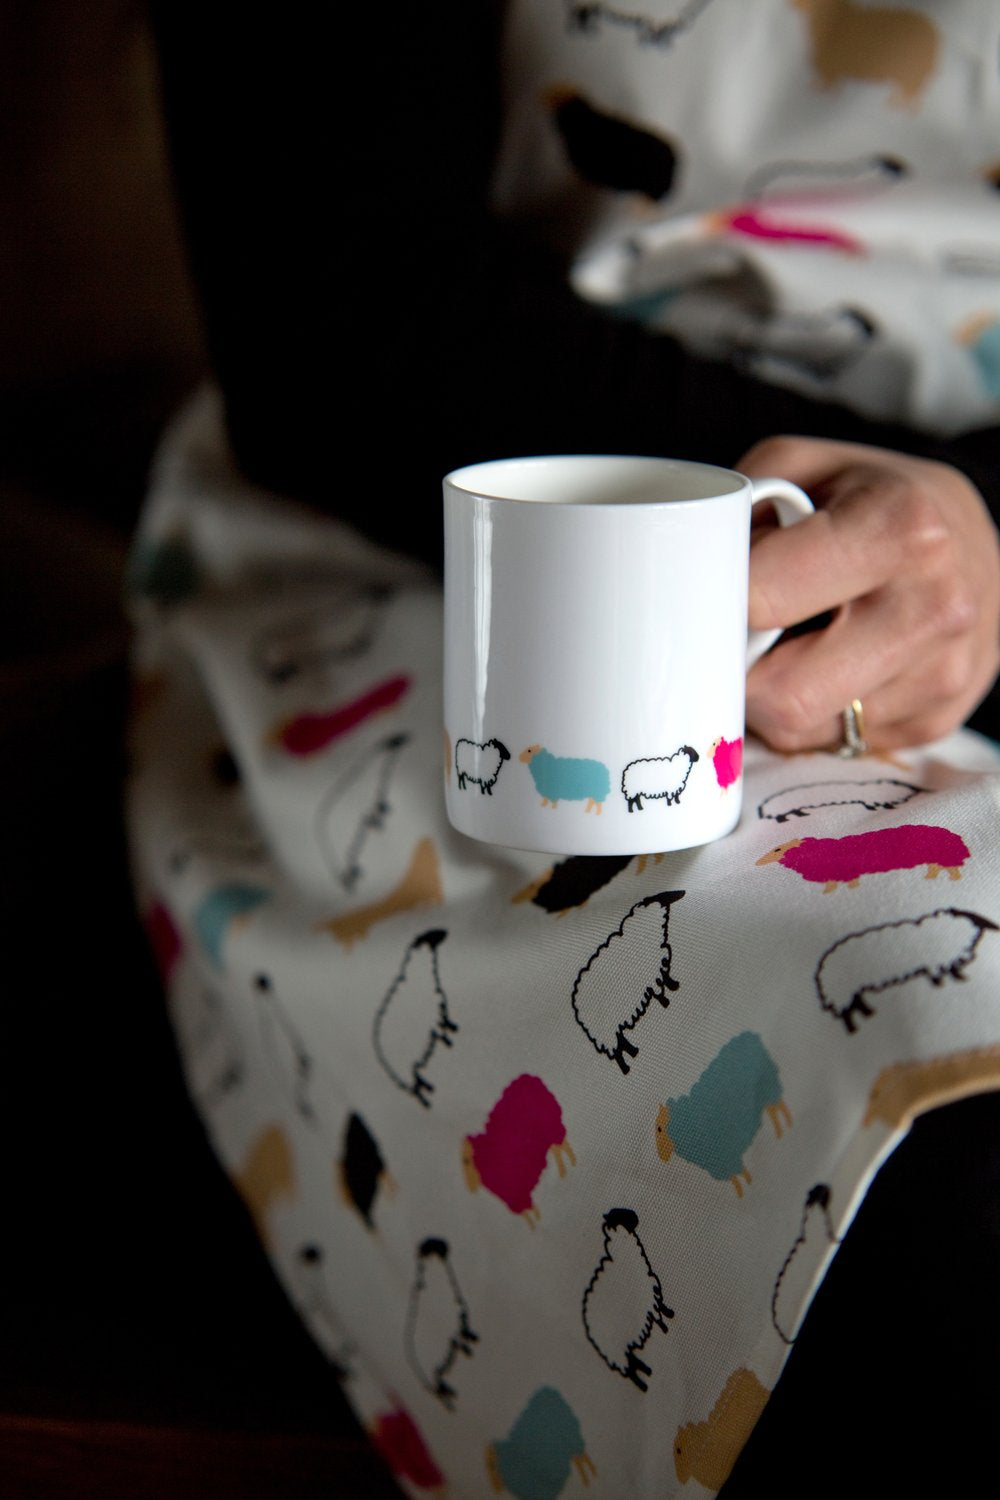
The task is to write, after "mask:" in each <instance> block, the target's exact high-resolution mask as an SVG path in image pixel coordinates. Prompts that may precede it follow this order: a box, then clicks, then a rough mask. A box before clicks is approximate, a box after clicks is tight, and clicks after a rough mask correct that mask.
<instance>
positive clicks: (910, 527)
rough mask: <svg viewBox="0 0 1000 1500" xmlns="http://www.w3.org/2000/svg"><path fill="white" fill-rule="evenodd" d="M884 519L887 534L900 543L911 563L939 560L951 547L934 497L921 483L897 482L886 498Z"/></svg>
mask: <svg viewBox="0 0 1000 1500" xmlns="http://www.w3.org/2000/svg"><path fill="white" fill-rule="evenodd" d="M885 521H886V526H887V529H888V530H889V534H890V535H893V536H896V537H897V538H899V539H900V540H901V541H902V543H903V549H904V554H905V556H906V557H907V558H908V559H909V560H910V561H911V562H912V563H914V564H918V565H925V566H926V565H935V564H940V563H941V562H942V561H943V560H944V559H945V558H947V557H948V556H950V554H951V550H952V536H951V528H950V527H949V525H948V522H947V520H946V518H945V515H944V512H943V511H942V509H941V507H940V505H939V504H938V502H937V501H936V500H935V498H934V497H933V496H932V495H931V494H929V493H928V491H927V490H926V489H924V488H923V487H922V486H916V487H910V486H905V485H902V484H901V485H899V486H898V488H895V492H894V493H893V494H892V496H891V497H890V498H889V502H888V504H887V506H886V515H885Z"/></svg>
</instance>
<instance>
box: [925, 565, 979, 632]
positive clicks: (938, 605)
mask: <svg viewBox="0 0 1000 1500" xmlns="http://www.w3.org/2000/svg"><path fill="white" fill-rule="evenodd" d="M924 619H925V624H926V627H927V629H928V630H929V632H930V634H931V635H932V636H933V637H935V638H937V639H941V638H944V639H948V638H950V637H953V636H962V635H967V634H968V633H969V632H970V631H971V630H972V629H973V628H974V627H975V625H976V623H977V621H978V619H979V606H978V604H977V601H976V600H975V598H974V597H973V596H972V594H971V593H970V592H969V590H968V589H967V588H966V587H965V584H964V582H963V581H962V579H960V578H958V577H957V576H955V575H950V576H948V577H946V578H943V579H941V580H939V581H938V582H937V583H936V584H935V585H934V586H933V587H931V588H928V590H927V593H926V595H925V600H924Z"/></svg>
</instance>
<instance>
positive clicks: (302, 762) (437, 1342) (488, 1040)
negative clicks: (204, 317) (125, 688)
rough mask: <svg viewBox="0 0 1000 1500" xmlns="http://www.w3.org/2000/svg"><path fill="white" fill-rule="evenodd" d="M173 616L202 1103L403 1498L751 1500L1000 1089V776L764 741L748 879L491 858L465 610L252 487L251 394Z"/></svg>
mask: <svg viewBox="0 0 1000 1500" xmlns="http://www.w3.org/2000/svg"><path fill="white" fill-rule="evenodd" d="M130 577H131V608H132V614H133V620H134V673H135V681H136V706H135V712H134V716H133V724H132V736H131V747H130V748H131V766H132V770H131V776H130V783H129V791H128V808H129V822H130V830H131V841H132V855H133V863H134V870H135V881H136V890H137V899H138V901H139V903H140V905H141V909H142V911H143V913H144V916H145V918H146V921H147V925H148V929H149V933H150V939H151V941H152V943H153V945H154V948H155V951H156V953H157V956H158V959H159V963H160V967H161V971H162V974H163V978H164V983H165V986H166V990H167V995H168V999H169V1006H170V1012H171V1015H172V1018H173V1022H174V1024H175V1027H176V1032H177V1037H178V1042H179V1045H180V1050H181V1054H182V1058H183V1062H184V1066H185V1069H186V1073H187V1078H188V1082H189V1086H190V1089H191V1093H192V1096H193V1099H194V1101H195V1103H196V1105H197V1107H198V1109H199V1110H200V1112H201V1114H202V1117H203V1118H204V1121H205V1124H206V1127H207V1130H208V1132H209V1134H210V1137H211V1140H212V1142H213V1143H214V1147H215V1149H216V1151H217V1152H218V1154H219V1157H220V1159H221V1160H222V1162H223V1163H224V1165H225V1167H226V1168H227V1170H228V1171H229V1173H230V1174H231V1176H232V1178H233V1180H234V1181H235V1182H236V1184H237V1186H238V1187H239V1189H240V1191H241V1193H242V1194H243V1196H244V1198H245V1200H246V1202H247V1204H248V1206H249V1208H250V1210H251V1213H252V1214H253V1217H254V1220H255V1223H256V1226H257V1229H258V1231H259V1233H260V1235H261V1237H262V1239H263V1242H264V1244H265V1246H266V1248H267V1250H268V1253H269V1255H270V1257H271V1260H272V1263H273V1265H274V1268H275V1272H276V1274H277V1275H278V1276H279V1277H280V1279H281V1280H282V1282H283V1283H284V1285H285V1287H286V1288H287V1290H288V1293H289V1295H290V1297H291V1298H292V1300H293V1302H294V1303H295V1305H296V1306H297V1307H298V1309H299V1310H300V1312H301V1315H302V1318H303V1320H304V1322H305V1323H306V1325H307V1326H308V1327H309V1329H310V1330H311V1332H312V1333H313V1335H314V1336H315V1338H316V1339H317V1340H318V1342H319V1343H320V1344H321V1346H322V1347H323V1348H324V1349H325V1350H326V1351H327V1352H328V1354H329V1356H330V1358H331V1359H333V1360H334V1361H336V1363H337V1365H338V1366H339V1368H340V1369H341V1370H342V1372H343V1377H344V1382H345V1388H346V1391H347V1393H348V1395H349V1397H350V1399H351V1400H352V1402H353V1404H354V1406H355V1408H356V1410H357V1412H358V1414H359V1416H360V1418H361V1420H362V1421H363V1422H364V1424H365V1425H366V1427H367V1428H368V1429H369V1430H370V1431H371V1433H372V1436H373V1439H374V1441H375V1442H376V1443H377V1444H378V1445H379V1446H380V1447H381V1448H382V1450H383V1452H384V1453H385V1454H386V1457H387V1458H388V1460H389V1462H390V1464H391V1465H392V1467H393V1469H394V1472H395V1473H396V1474H397V1477H398V1478H399V1481H400V1484H401V1485H402V1487H403V1489H404V1490H405V1491H406V1492H407V1493H409V1494H412V1495H422V1494H427V1493H428V1492H433V1491H435V1490H441V1489H442V1488H443V1487H444V1486H445V1485H446V1486H447V1494H448V1495H449V1497H451V1500H458V1497H464V1496H470V1497H471V1496H481V1495H483V1494H484V1493H487V1492H488V1491H489V1486H490V1484H491V1483H492V1484H494V1485H495V1486H496V1487H497V1488H498V1489H504V1490H506V1491H507V1492H509V1493H510V1494H513V1495H516V1496H532V1497H543V1496H551V1497H555V1496H557V1495H559V1494H562V1493H563V1492H564V1490H565V1492H566V1493H572V1492H573V1490H574V1486H577V1487H578V1486H579V1483H580V1481H585V1482H587V1483H588V1484H589V1489H588V1493H592V1494H595V1495H601V1494H606V1495H613V1496H620V1495H623V1494H635V1495H637V1496H640V1497H646V1496H654V1495H655V1496H657V1497H666V1496H669V1495H674V1494H685V1495H688V1494H690V1495H697V1494H700V1493H703V1492H714V1491H715V1490H717V1489H718V1488H720V1487H721V1485H722V1484H723V1483H724V1481H725V1478H726V1475H727V1474H728V1473H729V1471H730V1469H731V1467H732V1465H733V1463H734V1462H735V1459H736V1457H737V1455H738V1454H739V1452H740V1449H741V1448H742V1446H743V1444H744V1442H745V1441H746V1439H747V1437H748V1436H749V1433H750V1431H751V1430H752V1428H753V1426H754V1423H755V1422H756V1420H757V1418H758V1416H759V1415H760V1412H761V1411H762V1410H763V1408H764V1405H765V1404H766V1402H767V1398H768V1394H769V1392H770V1391H771V1389H772V1388H773V1386H774V1384H775V1382H776V1380H777V1378H778V1375H779V1373H780V1371H781V1368H782V1365H783V1363H784V1361H785V1359H786V1357H787V1354H788V1352H789V1349H790V1348H791V1346H792V1344H793V1342H794V1340H795V1338H796V1334H797V1331H798V1329H799V1327H800V1325H801V1322H802V1319H803V1316H804V1314H805V1311H806V1309H807V1308H808V1305H809V1302H810V1299H811V1297H812V1295H813V1293H814V1291H815V1289H816V1287H817V1285H818V1284H819V1281H820V1280H821V1278H822V1276H823V1274H824V1271H825V1269H826V1268H827V1266H828V1265H829V1263H830V1261H831V1259H832V1257H833V1256H834V1254H835V1253H836V1249H837V1246H838V1243H839V1242H840V1240H841V1239H842V1238H843V1236H844V1234H845V1232H846V1230H847V1228H848V1226H849V1224H850V1222H851V1219H852V1217H853V1215H854V1213H855V1211H856V1209H857V1207H858V1205H859V1203H860V1201H861V1199H862V1198H863V1196H864V1193H865V1191H866V1189H867V1187H868V1185H869V1184H870V1182H871V1180H872V1178H873V1176H874V1174H875V1172H876V1171H877V1169H878V1167H879V1165H880V1163H881V1162H882V1161H883V1160H884V1159H885V1157H886V1156H887V1155H888V1154H889V1153H890V1152H891V1151H892V1149H893V1147H894V1146H895V1145H896V1144H897V1143H898V1142H899V1141H900V1140H901V1139H902V1137H903V1136H904V1135H905V1133H906V1131H907V1129H908V1127H909V1125H910V1122H911V1121H912V1119H913V1118H914V1116H915V1115H916V1114H917V1113H919V1112H920V1111H923V1110H926V1109H928V1108H930V1107H932V1106H933V1105H935V1104H938V1103H941V1102H944V1101H946V1100H950V1099H955V1098H959V1097H962V1096H963V1095H966V1094H970V1093H974V1092H977V1091H983V1090H988V1089H994V1088H996V1087H998V1086H1000V985H998V976H1000V930H998V929H1000V871H998V869H997V862H996V855H995V851H996V849H997V845H998V837H997V836H998V797H1000V754H998V752H997V751H996V749H995V748H994V747H993V746H992V745H990V744H989V743H988V742H987V741H985V740H982V739H980V738H979V737H978V736H975V735H973V734H972V733H970V732H961V733H958V734H956V735H954V736H952V737H950V738H949V739H948V740H947V741H944V742H941V743H940V744H938V745H934V746H930V747H927V748H925V749H922V750H919V751H913V752H908V753H906V754H901V755H898V756H895V757H888V758H879V757H877V756H865V757H861V758H859V759H855V760H852V761H845V760H841V759H838V758H837V757H836V756H834V755H827V754H812V755H798V756H780V755H776V754H773V753H771V752H770V751H768V750H767V749H765V748H764V747H763V746H761V745H759V744H756V743H753V742H750V743H748V744H747V745H746V746H745V747H744V753H743V757H742V776H743V778H744V808H745V811H744V815H743V819H742V822H741V824H740V826H739V828H738V829H737V831H736V832H735V833H734V834H732V835H731V836H730V837H728V838H726V839H724V840H722V841H721V842H719V843H716V844H712V845H709V846H707V847H704V848H699V849H691V850H686V851H681V852H678V853H672V854H665V855H660V856H647V857H643V858H633V859H627V858H620V859H619V858H613V859H612V858H604V859H598V858H589V859H584V858H566V859H561V860H557V861H553V860H551V859H550V858H548V857H546V856H542V855H537V854H528V853H518V852H514V851H510V850H505V849H499V848H493V847H490V846H487V845H480V844H475V843H473V842H471V841H469V840H466V839H464V838H463V837H462V836H461V835H459V834H457V833H455V832H454V831H453V830H451V828H450V827H449V825H448V824H447V822H446V820H445V816H444V803H443V795H442V778H443V776H445V775H451V776H454V775H455V774H456V773H455V765H454V758H453V753H449V752H448V750H447V749H445V750H444V751H443V750H442V729H441V667H440V660H441V649H440V648H441V598H440V592H439V588H438V585H437V583H436V581H435V580H434V579H433V578H432V577H431V576H430V575H428V574H427V573H425V572H424V571H423V570H422V569H421V568H419V567H418V566H416V565H415V564H413V563H411V562H410V561H408V560H407V559H405V558H402V557H399V556H396V555H393V554H390V553H388V552H385V551H383V550H380V549H378V548H375V547H374V546H372V545H371V544H369V543H368V542H366V541H365V540H363V539H362V538H360V537H359V536H358V535H357V534H356V533H354V532H352V531H351V530H349V529H348V528H347V527H345V526H343V525H341V524H340V523H338V522H336V521H333V520H330V519H327V518H323V517H317V516H316V515H314V514H312V513H311V512H307V511H305V510H302V509H299V508H298V507H297V506H295V505H294V504H292V503H291V502H289V501H287V500H284V499H282V498H280V497H276V496H272V495H268V494H265V493H262V492H260V491H256V490H253V489H252V488H250V487H249V486H247V485H246V484H245V483H243V482H242V481H241V480H240V478H239V476H238V475H237V474H236V473H235V471H234V470H233V468H232V466H231V464H230V461H229V459H228V457H227V452H226V447H225V442H224V440H223V436H222V422H221V418H220V411H219V404H218V401H217V398H216V396H215V394H214V393H212V392H206V393H204V394H203V395H202V396H200V397H199V398H198V399H197V400H196V401H195V402H194V403H193V404H192V405H191V407H190V408H189V409H188V410H187V411H186V412H185V413H183V414H182V416H181V418H180V419H179V420H178V422H177V423H176V424H175V426H174V428H173V430H172V431H171V432H170V433H169V434H168V436H167V438H166V440H165V443H164V445H163V448H162V451H161V454H160V457H159V459H158V462H157V465H156V468H155V471H154V475H153V481H152V486H151V492H150V495H149V499H148V504H147V506H146V510H145V513H144V516H143V519H142V524H141V527H140V530H139V534H138V537H137V539H136V544H135V548H134V554H133V561H132V568H131V574H130ZM518 748H520V747H518ZM704 749H705V752H706V756H705V766H706V774H708V770H707V768H708V767H711V765H712V764H713V760H712V747H704ZM734 767H735V772H734ZM722 772H723V773H724V774H720V775H719V791H718V795H719V796H720V797H725V796H727V795H731V794H732V793H731V788H732V786H733V785H735V781H734V775H736V774H738V773H739V764H738V757H736V758H735V759H734V750H733V747H728V748H727V755H726V758H725V765H724V766H723V767H722ZM518 774H523V775H525V776H527V775H528V771H527V768H526V767H524V766H522V765H521V764H520V763H519V762H518V760H517V757H516V755H514V756H512V757H511V758H510V761H509V762H505V763H504V764H503V765H502V766H501V767H500V769H499V775H500V776H501V777H503V776H510V777H513V776H515V775H518ZM464 794H465V795H468V796H470V797H478V796H482V795H485V792H484V790H483V788H482V787H481V786H480V785H479V784H477V783H476V781H474V780H469V781H468V782H467V785H466V786H465V788H464ZM553 815H554V816H560V815H563V816H566V817H567V818H572V817H583V816H585V814H584V812H583V809H582V807H581V806H575V805H573V804H561V805H560V807H559V808H558V809H556V810H555V811H554V813H553ZM636 816H641V810H640V811H639V812H637V814H636Z"/></svg>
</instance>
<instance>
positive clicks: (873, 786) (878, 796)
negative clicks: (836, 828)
mask: <svg viewBox="0 0 1000 1500" xmlns="http://www.w3.org/2000/svg"><path fill="white" fill-rule="evenodd" d="M924 790H926V789H925V788H924V787H921V786H913V785H912V784H911V783H910V782H908V781H896V780H894V779H893V778H892V777H886V776H882V777H879V778H878V779H877V780H875V781H847V780H844V781H807V782H804V783H803V784H801V785H799V786H789V787H785V788H783V790H782V791H780V792H772V793H771V795H770V797H765V798H764V800H763V802H762V803H761V804H760V806H759V807H758V808H757V816H758V817H759V818H772V819H773V820H774V822H775V823H787V822H788V820H789V818H807V817H808V816H809V814H810V813H811V812H817V811H819V809H820V808H824V807H850V806H854V805H856V806H858V807H863V808H865V809H866V811H868V812H879V811H880V810H881V809H883V808H885V809H889V808H893V807H901V806H902V804H903V803H904V802H909V800H910V798H911V797H916V796H917V794H918V793H919V792H922V791H924Z"/></svg>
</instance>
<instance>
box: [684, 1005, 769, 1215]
mask: <svg viewBox="0 0 1000 1500" xmlns="http://www.w3.org/2000/svg"><path fill="white" fill-rule="evenodd" d="M765 1111H766V1112H767V1114H768V1115H769V1116H770V1118H771V1124H772V1125H773V1126H774V1133H775V1135H776V1136H780V1135H781V1134H782V1121H784V1122H785V1123H786V1124H789V1125H790V1124H791V1123H792V1116H791V1111H790V1110H789V1108H788V1105H787V1104H786V1103H785V1101H784V1099H783V1098H782V1091H781V1078H780V1076H779V1073H778V1068H777V1064H776V1063H775V1061H774V1058H773V1057H772V1056H771V1054H770V1053H769V1052H768V1050H767V1048H766V1047H765V1046H764V1043H763V1042H762V1041H761V1039H760V1037H759V1036H758V1035H757V1033H756V1032H755V1031H742V1032H740V1034H739V1035H738V1036H734V1037H732V1038H730V1040H729V1041H728V1042H726V1044H725V1046H724V1047H722V1048H721V1049H720V1050H719V1052H718V1053H717V1054H716V1055H715V1057H714V1058H713V1059H712V1061H711V1062H710V1063H709V1064H708V1067H707V1068H706V1069H705V1071H704V1072H703V1073H702V1075H701V1077H700V1078H699V1079H698V1081H697V1083H695V1085H694V1087H693V1088H692V1089H691V1091H690V1093H688V1094H684V1095H682V1096H681V1098H679V1099H668V1100H667V1102H666V1104H661V1106H660V1110H659V1113H658V1115H657V1119H656V1149H657V1151H658V1153H659V1155H660V1158H661V1160H663V1161H669V1160H670V1158H671V1157H672V1156H673V1154H674V1152H675V1151H676V1152H677V1155H678V1156H680V1157H681V1158H682V1159H683V1160H684V1161H689V1162H691V1163H692V1164H693V1165H694V1166H696V1167H701V1168H702V1170H703V1171H705V1172H707V1173H708V1174H709V1176H711V1177H714V1178H715V1179H716V1180H717V1181H718V1182H725V1181H726V1179H727V1178H728V1179H729V1181H730V1182H731V1183H732V1184H733V1186H734V1187H735V1189H736V1192H737V1194H738V1195H739V1196H740V1197H742V1196H743V1186H742V1183H741V1182H740V1178H741V1177H743V1178H745V1179H746V1181H747V1182H750V1180H751V1179H750V1173H749V1172H748V1171H747V1169H746V1167H745V1166H744V1164H743V1153H744V1152H745V1151H746V1150H747V1148H748V1146H750V1145H751V1144H752V1143H753V1141H754V1140H755V1139H756V1137H757V1132H758V1131H759V1130H760V1127H761V1122H762V1120H763V1117H764V1113H765Z"/></svg>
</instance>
